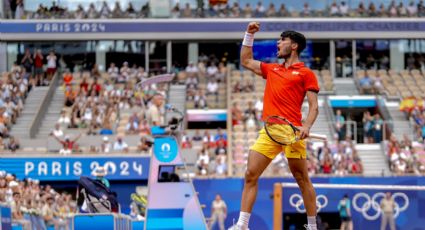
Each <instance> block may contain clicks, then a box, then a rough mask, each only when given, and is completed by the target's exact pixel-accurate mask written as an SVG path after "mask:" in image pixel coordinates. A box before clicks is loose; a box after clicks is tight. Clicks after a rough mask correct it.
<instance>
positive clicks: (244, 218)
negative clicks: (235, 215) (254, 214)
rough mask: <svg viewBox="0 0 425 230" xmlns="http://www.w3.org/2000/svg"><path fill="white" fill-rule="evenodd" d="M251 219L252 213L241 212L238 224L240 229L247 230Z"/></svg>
mask: <svg viewBox="0 0 425 230" xmlns="http://www.w3.org/2000/svg"><path fill="white" fill-rule="evenodd" d="M250 217H251V213H247V212H240V213H239V219H238V223H236V225H237V226H238V227H241V228H242V229H247V228H248V223H249V218H250Z"/></svg>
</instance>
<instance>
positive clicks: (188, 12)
mask: <svg viewBox="0 0 425 230" xmlns="http://www.w3.org/2000/svg"><path fill="white" fill-rule="evenodd" d="M181 15H182V17H183V18H192V17H193V16H192V9H191V8H190V4H189V3H186V5H185V7H184V9H183V11H182V13H181Z"/></svg>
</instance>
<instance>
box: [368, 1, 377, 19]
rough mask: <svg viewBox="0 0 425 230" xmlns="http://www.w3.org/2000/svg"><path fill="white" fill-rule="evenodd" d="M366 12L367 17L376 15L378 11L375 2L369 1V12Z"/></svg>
mask: <svg viewBox="0 0 425 230" xmlns="http://www.w3.org/2000/svg"><path fill="white" fill-rule="evenodd" d="M368 14H369V15H368V16H369V17H376V16H378V12H377V10H376V6H375V4H374V3H373V2H371V3H370V4H369V12H368Z"/></svg>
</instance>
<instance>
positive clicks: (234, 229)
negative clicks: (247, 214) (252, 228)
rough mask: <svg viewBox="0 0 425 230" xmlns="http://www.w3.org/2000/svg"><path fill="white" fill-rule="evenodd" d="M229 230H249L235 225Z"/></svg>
mask: <svg viewBox="0 0 425 230" xmlns="http://www.w3.org/2000/svg"><path fill="white" fill-rule="evenodd" d="M227 230H249V228H245V229H243V228H242V227H240V226H237V225H236V224H235V225H233V226H232V227H230V228H228V229H227Z"/></svg>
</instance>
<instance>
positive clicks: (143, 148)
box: [137, 137, 151, 152]
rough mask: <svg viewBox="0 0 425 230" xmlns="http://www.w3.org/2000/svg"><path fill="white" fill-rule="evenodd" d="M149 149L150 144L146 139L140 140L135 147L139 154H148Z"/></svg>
mask: <svg viewBox="0 0 425 230" xmlns="http://www.w3.org/2000/svg"><path fill="white" fill-rule="evenodd" d="M150 148H151V144H150V142H148V140H147V138H146V137H142V138H140V142H139V145H138V146H137V149H138V151H139V152H149V150H150Z"/></svg>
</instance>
